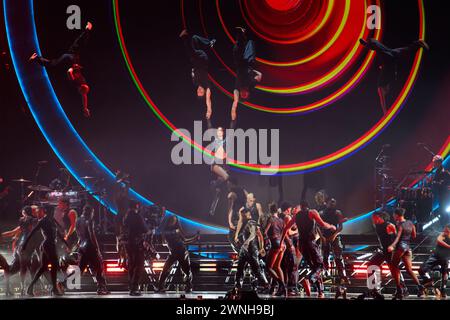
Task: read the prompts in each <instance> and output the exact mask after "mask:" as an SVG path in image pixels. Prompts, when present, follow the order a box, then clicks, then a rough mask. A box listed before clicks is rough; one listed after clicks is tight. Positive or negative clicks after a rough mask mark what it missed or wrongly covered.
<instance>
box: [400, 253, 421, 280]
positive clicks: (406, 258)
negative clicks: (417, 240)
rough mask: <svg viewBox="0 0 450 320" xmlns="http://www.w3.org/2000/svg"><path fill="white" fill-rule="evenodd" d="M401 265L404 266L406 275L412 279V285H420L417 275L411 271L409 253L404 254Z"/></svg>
mask: <svg viewBox="0 0 450 320" xmlns="http://www.w3.org/2000/svg"><path fill="white" fill-rule="evenodd" d="M402 260H403V263H404V264H405V269H406V271H407V272H408V274H409V275H410V276H411V278H412V279H413V281H414V283H415V284H416V285H420V282H419V279H418V278H417V275H416V274H415V273H414V271H413V269H412V262H411V251H408V252H407V253H405V254H404V255H403V257H402Z"/></svg>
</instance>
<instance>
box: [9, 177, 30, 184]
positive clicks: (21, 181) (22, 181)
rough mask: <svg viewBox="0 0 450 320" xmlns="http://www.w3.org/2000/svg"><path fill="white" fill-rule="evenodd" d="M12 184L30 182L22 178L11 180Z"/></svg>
mask: <svg viewBox="0 0 450 320" xmlns="http://www.w3.org/2000/svg"><path fill="white" fill-rule="evenodd" d="M11 181H12V182H20V183H31V181H30V180H26V179H24V178H20V179H14V180H11Z"/></svg>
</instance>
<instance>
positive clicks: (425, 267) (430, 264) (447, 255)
mask: <svg viewBox="0 0 450 320" xmlns="http://www.w3.org/2000/svg"><path fill="white" fill-rule="evenodd" d="M449 259H450V224H448V225H447V226H445V228H444V231H443V232H442V233H441V234H440V235H439V236H438V237H437V240H436V248H435V249H434V252H433V253H432V254H431V255H430V257H429V258H428V260H427V261H425V262H424V263H423V264H422V265H421V266H420V269H419V273H420V275H421V277H422V279H423V285H424V286H425V287H428V286H431V285H433V279H432V278H431V276H430V272H432V271H433V269H434V268H435V267H437V266H439V267H440V268H441V288H440V296H441V298H446V297H447V292H446V288H447V280H448V261H449Z"/></svg>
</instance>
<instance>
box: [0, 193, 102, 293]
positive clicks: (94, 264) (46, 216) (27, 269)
mask: <svg viewBox="0 0 450 320" xmlns="http://www.w3.org/2000/svg"><path fill="white" fill-rule="evenodd" d="M55 212H56V213H55ZM57 215H59V217H60V219H58V217H57ZM39 231H40V232H39ZM1 237H3V238H13V240H14V242H13V252H14V254H13V261H12V263H11V264H8V263H7V261H6V259H5V258H4V257H3V256H1V257H0V258H1V259H0V261H1V267H2V269H3V270H4V272H5V278H6V294H7V295H12V292H11V288H10V278H11V277H12V276H13V275H14V274H16V273H17V272H19V271H20V279H21V294H22V295H25V294H27V295H29V296H33V295H34V286H35V284H36V283H37V282H38V281H39V280H40V278H41V276H42V275H45V276H46V278H47V280H48V281H49V282H50V283H51V285H52V290H51V293H52V295H62V294H63V291H64V287H65V281H67V278H68V277H69V276H70V274H68V267H69V264H70V265H76V266H78V267H79V269H80V271H81V272H84V271H86V270H87V267H88V266H89V269H90V270H91V271H93V272H95V276H96V281H97V285H98V291H97V293H98V294H100V295H104V294H108V293H109V291H108V290H107V287H106V280H105V277H104V274H103V260H102V256H101V250H100V247H99V244H98V241H97V236H96V233H95V229H94V209H93V208H92V207H91V206H90V205H86V206H84V207H83V211H82V213H81V215H80V216H78V214H77V213H76V211H74V210H72V209H70V207H69V205H68V202H67V200H65V199H63V200H61V201H60V203H59V204H58V206H57V207H56V208H54V207H52V206H45V207H38V206H26V207H24V208H23V210H22V216H21V218H20V219H19V225H18V226H17V227H16V228H15V229H13V230H11V231H7V232H4V233H2V234H1ZM58 271H61V272H62V273H63V277H62V280H61V281H58V280H57V275H58ZM27 273H29V274H30V275H31V277H32V281H31V283H30V284H29V286H28V288H27V289H26V288H25V279H26V275H27ZM48 273H49V274H50V278H48Z"/></svg>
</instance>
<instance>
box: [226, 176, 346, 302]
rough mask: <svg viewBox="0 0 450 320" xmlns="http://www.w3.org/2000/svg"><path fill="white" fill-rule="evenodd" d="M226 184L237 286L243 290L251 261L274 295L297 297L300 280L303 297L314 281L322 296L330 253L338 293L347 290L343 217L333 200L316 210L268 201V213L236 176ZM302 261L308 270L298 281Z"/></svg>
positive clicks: (264, 284)
mask: <svg viewBox="0 0 450 320" xmlns="http://www.w3.org/2000/svg"><path fill="white" fill-rule="evenodd" d="M228 187H229V194H228V201H229V205H228V224H229V230H230V232H229V240H230V244H231V246H232V248H233V249H234V250H235V251H236V252H237V254H238V263H237V271H236V276H235V287H236V288H237V289H240V288H242V281H243V275H244V270H245V267H246V266H247V265H249V266H250V268H251V270H252V273H253V276H254V277H255V279H257V281H259V284H260V285H261V286H262V287H263V291H267V292H269V293H271V294H274V295H275V296H288V295H289V296H296V295H298V294H299V287H298V284H299V283H300V282H301V283H302V285H303V287H304V290H305V293H306V294H307V295H311V285H312V286H314V287H315V288H316V290H317V293H318V296H319V297H323V296H324V288H323V275H322V273H323V272H324V271H325V272H327V273H328V272H330V271H331V268H330V263H329V258H330V253H332V254H333V257H334V263H335V265H336V270H337V273H338V276H337V283H338V285H337V286H338V288H339V292H340V293H343V292H344V291H345V287H344V285H345V284H346V283H348V282H349V279H348V278H347V275H346V270H345V266H344V262H343V258H342V251H343V246H342V241H341V237H340V233H341V231H342V224H343V222H344V221H345V218H344V216H343V214H342V212H341V211H340V210H338V209H337V207H336V204H337V203H336V200H335V199H328V200H327V201H326V202H322V203H320V207H319V208H318V210H316V209H312V208H310V206H309V204H308V202H307V201H302V202H301V203H300V205H298V206H292V205H291V204H289V203H283V204H281V206H280V207H278V206H277V204H275V203H271V204H270V205H269V207H268V214H266V213H264V210H263V207H262V206H261V204H260V203H257V202H256V198H255V196H254V194H252V193H248V192H247V191H246V190H245V189H244V188H242V187H240V186H238V185H237V183H236V180H234V179H230V180H229V182H228ZM320 243H321V244H322V245H321V246H320ZM302 259H303V260H304V262H305V263H304V265H305V268H309V269H310V273H309V275H308V276H307V277H305V278H304V279H303V280H302V281H299V279H298V276H299V266H300V262H301V261H302ZM261 260H263V261H264V263H261ZM262 266H264V267H262ZM267 276H269V277H267ZM268 278H269V279H270V282H269V280H268Z"/></svg>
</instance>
